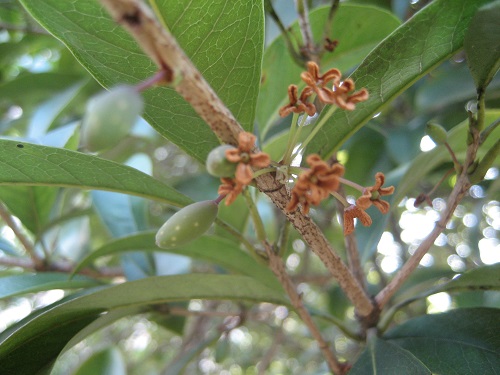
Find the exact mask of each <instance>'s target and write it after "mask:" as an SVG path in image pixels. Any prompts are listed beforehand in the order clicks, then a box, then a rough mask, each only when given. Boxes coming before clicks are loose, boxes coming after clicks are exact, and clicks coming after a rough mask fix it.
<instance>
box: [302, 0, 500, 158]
mask: <svg viewBox="0 0 500 375" xmlns="http://www.w3.org/2000/svg"><path fill="white" fill-rule="evenodd" d="M489 1H490V0H478V1H468V0H456V1H449V0H436V1H433V2H432V3H430V4H429V5H428V6H426V7H425V8H423V9H422V10H421V11H420V12H418V13H417V14H416V15H414V16H413V17H412V18H411V19H409V20H408V21H407V22H405V23H404V24H403V25H401V26H400V27H399V28H398V29H397V30H395V31H394V32H393V33H392V34H391V35H390V36H388V37H387V38H386V39H385V40H384V41H383V42H382V43H380V44H379V45H378V46H377V48H375V49H374V50H373V51H372V52H371V53H370V54H369V55H368V56H367V57H366V58H365V60H363V62H362V63H361V65H360V66H359V67H358V68H357V69H356V70H355V71H354V73H353V74H352V75H351V77H350V78H352V79H353V80H354V82H356V87H358V88H361V87H366V88H367V89H368V91H369V92H370V98H369V99H368V100H367V101H366V102H363V103H359V104H357V106H356V110H354V111H352V112H349V111H343V110H338V111H336V112H335V113H334V115H333V116H332V117H331V118H330V119H329V120H328V121H327V123H326V124H325V126H324V127H323V128H322V129H321V130H320V131H319V132H318V134H317V135H316V136H315V137H314V139H313V140H312V141H311V143H310V144H309V145H308V147H307V150H306V154H308V153H311V152H318V153H320V154H321V156H322V157H323V158H328V157H330V156H331V155H332V154H333V153H334V152H335V151H337V150H338V149H339V148H340V147H341V146H342V144H343V143H344V142H345V141H346V140H347V139H348V137H350V136H351V135H352V134H353V133H355V132H356V131H357V130H359V129H360V128H361V127H362V126H363V125H364V124H365V123H366V122H368V121H369V120H370V119H371V118H372V117H373V116H374V115H375V114H377V113H378V112H379V111H380V110H381V109H382V107H383V106H384V105H387V104H388V103H389V102H390V101H392V100H393V99H394V98H395V97H396V96H398V95H399V94H400V93H401V92H403V91H404V90H405V89H407V88H408V87H409V86H411V85H412V84H413V83H414V82H416V81H417V80H418V79H420V78H421V77H423V76H424V75H425V74H427V73H428V72H429V71H430V70H431V69H433V68H434V67H435V66H436V65H438V64H439V63H441V62H442V61H444V60H445V59H447V58H448V57H449V56H451V55H452V54H453V53H455V52H456V51H458V50H459V49H460V48H461V47H462V45H463V40H464V34H465V31H466V27H467V24H468V22H469V21H470V19H471V17H472V16H473V14H474V13H475V11H476V10H477V9H478V7H480V6H481V5H482V4H486V3H488V2H489ZM325 112H326V111H324V112H323V113H325Z"/></svg>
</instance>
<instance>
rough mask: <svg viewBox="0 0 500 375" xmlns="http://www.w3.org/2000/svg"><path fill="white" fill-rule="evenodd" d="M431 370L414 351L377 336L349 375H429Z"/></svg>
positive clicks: (369, 343)
mask: <svg viewBox="0 0 500 375" xmlns="http://www.w3.org/2000/svg"><path fill="white" fill-rule="evenodd" d="M430 373H431V371H430V370H429V369H428V368H427V367H425V366H424V365H423V364H422V362H420V360H418V359H417V358H416V357H415V356H414V355H413V354H412V353H410V352H408V351H407V350H404V349H402V348H401V347H399V346H398V345H394V344H392V343H390V342H387V341H385V340H382V339H379V338H377V337H375V338H373V339H372V340H369V342H368V346H367V348H366V349H365V351H364V352H363V353H362V354H361V356H360V357H359V359H358V360H357V361H356V363H355V364H354V366H353V367H352V369H351V371H349V375H377V374H384V375H402V374H411V375H428V374H430Z"/></svg>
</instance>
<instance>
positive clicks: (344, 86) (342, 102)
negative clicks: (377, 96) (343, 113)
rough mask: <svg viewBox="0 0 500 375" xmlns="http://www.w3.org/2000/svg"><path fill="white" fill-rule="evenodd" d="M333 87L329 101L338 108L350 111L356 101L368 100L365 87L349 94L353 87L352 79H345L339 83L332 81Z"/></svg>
mask: <svg viewBox="0 0 500 375" xmlns="http://www.w3.org/2000/svg"><path fill="white" fill-rule="evenodd" d="M333 88H334V91H333V95H332V96H331V102H330V103H331V104H335V105H336V106H337V107H339V108H342V109H346V110H348V111H352V110H354V109H355V108H356V105H355V104H356V103H360V102H364V101H365V100H368V90H367V89H365V88H362V89H361V90H359V91H356V92H354V93H352V94H349V93H350V92H351V91H354V89H355V85H354V81H353V80H352V79H346V80H345V81H344V82H342V83H340V84H337V83H336V82H334V84H333Z"/></svg>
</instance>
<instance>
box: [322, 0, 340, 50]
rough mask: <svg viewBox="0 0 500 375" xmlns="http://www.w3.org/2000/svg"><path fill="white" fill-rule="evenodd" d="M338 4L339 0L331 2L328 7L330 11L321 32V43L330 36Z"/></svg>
mask: <svg viewBox="0 0 500 375" xmlns="http://www.w3.org/2000/svg"><path fill="white" fill-rule="evenodd" d="M339 3H340V0H332V5H331V6H330V10H329V11H328V18H327V19H326V23H325V28H324V30H323V38H322V39H321V41H326V39H327V38H330V36H331V34H332V24H333V19H334V18H335V14H336V13H337V9H338V8H339ZM323 51H324V47H323Z"/></svg>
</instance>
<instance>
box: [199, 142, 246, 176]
mask: <svg viewBox="0 0 500 375" xmlns="http://www.w3.org/2000/svg"><path fill="white" fill-rule="evenodd" d="M234 148H235V147H234V146H231V145H222V146H218V147H216V148H214V149H213V150H212V151H210V153H209V154H208V157H207V162H206V167H207V171H208V173H210V174H211V175H212V176H215V177H233V176H234V173H235V172H236V167H237V165H238V164H237V163H231V162H230V161H229V160H227V159H226V150H230V149H234Z"/></svg>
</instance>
